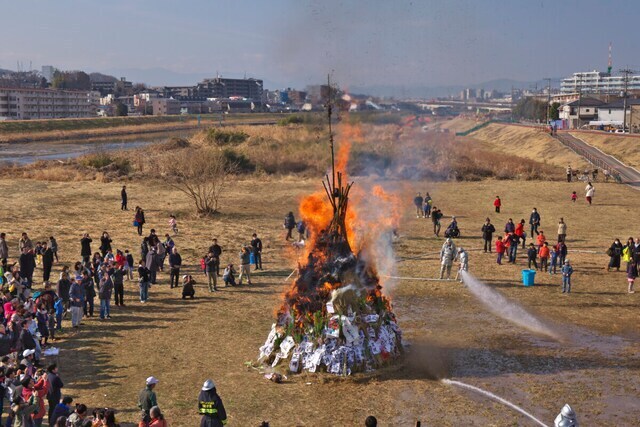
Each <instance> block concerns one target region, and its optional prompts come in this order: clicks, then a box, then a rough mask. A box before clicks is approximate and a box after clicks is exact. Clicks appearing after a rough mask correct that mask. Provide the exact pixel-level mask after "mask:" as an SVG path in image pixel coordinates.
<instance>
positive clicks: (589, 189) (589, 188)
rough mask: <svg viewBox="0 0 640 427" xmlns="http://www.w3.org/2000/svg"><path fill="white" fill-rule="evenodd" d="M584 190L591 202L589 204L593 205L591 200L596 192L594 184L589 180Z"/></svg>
mask: <svg viewBox="0 0 640 427" xmlns="http://www.w3.org/2000/svg"><path fill="white" fill-rule="evenodd" d="M584 191H585V197H586V199H587V203H589V206H591V202H592V201H593V196H594V195H595V193H596V189H595V188H594V187H593V184H591V182H589V183H588V184H587V186H586V187H585V189H584Z"/></svg>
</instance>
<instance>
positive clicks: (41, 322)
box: [36, 304, 49, 347]
mask: <svg viewBox="0 0 640 427" xmlns="http://www.w3.org/2000/svg"><path fill="white" fill-rule="evenodd" d="M36 320H37V322H38V332H40V336H41V337H42V338H44V342H42V338H41V340H40V346H41V347H45V346H46V345H47V341H49V313H48V312H47V309H46V307H45V306H44V304H40V305H39V306H38V311H37V313H36Z"/></svg>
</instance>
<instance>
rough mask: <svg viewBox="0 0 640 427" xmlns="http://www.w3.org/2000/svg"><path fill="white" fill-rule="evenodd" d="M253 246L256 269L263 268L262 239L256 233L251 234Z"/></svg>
mask: <svg viewBox="0 0 640 427" xmlns="http://www.w3.org/2000/svg"><path fill="white" fill-rule="evenodd" d="M251 237H252V239H251V248H252V250H253V260H254V261H255V263H256V270H262V240H260V238H259V237H258V235H257V234H256V233H253V236H251Z"/></svg>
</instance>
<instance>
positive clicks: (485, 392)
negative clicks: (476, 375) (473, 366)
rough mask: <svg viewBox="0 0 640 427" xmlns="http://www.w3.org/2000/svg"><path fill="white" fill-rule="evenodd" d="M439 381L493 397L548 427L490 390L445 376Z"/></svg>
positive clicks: (543, 426)
mask: <svg viewBox="0 0 640 427" xmlns="http://www.w3.org/2000/svg"><path fill="white" fill-rule="evenodd" d="M441 381H442V382H443V383H445V384H447V385H454V386H458V387H461V388H464V389H467V390H471V391H475V392H476V393H480V394H482V395H483V396H486V397H488V398H489V399H493V400H495V401H497V402H500V403H502V404H503V405H505V406H508V407H509V408H511V409H513V410H514V411H517V412H519V413H521V414H522V415H524V416H525V417H527V418H529V419H530V420H532V421H534V422H535V423H537V424H538V425H540V426H542V427H548V426H547V424H545V423H543V422H542V421H540V420H539V419H538V418H536V417H535V416H533V415H532V414H530V413H529V412H527V411H525V410H524V409H522V408H521V407H519V406H518V405H516V404H515V403H511V402H509V401H508V400H506V399H503V398H502V397H500V396H497V395H495V394H493V393H491V392H490V391H486V390H483V389H481V388H479V387H476V386H472V385H471V384H467V383H463V382H461V381H455V380H448V379H446V378H445V379H442V380H441Z"/></svg>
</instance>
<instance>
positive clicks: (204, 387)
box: [202, 380, 216, 391]
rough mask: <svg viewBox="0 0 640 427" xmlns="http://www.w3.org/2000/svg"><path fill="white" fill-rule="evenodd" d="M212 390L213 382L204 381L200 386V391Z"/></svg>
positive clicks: (214, 385)
mask: <svg viewBox="0 0 640 427" xmlns="http://www.w3.org/2000/svg"><path fill="white" fill-rule="evenodd" d="M214 388H216V384H215V383H214V382H213V380H206V381H205V382H204V384H202V391H209V390H211V389H214Z"/></svg>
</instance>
